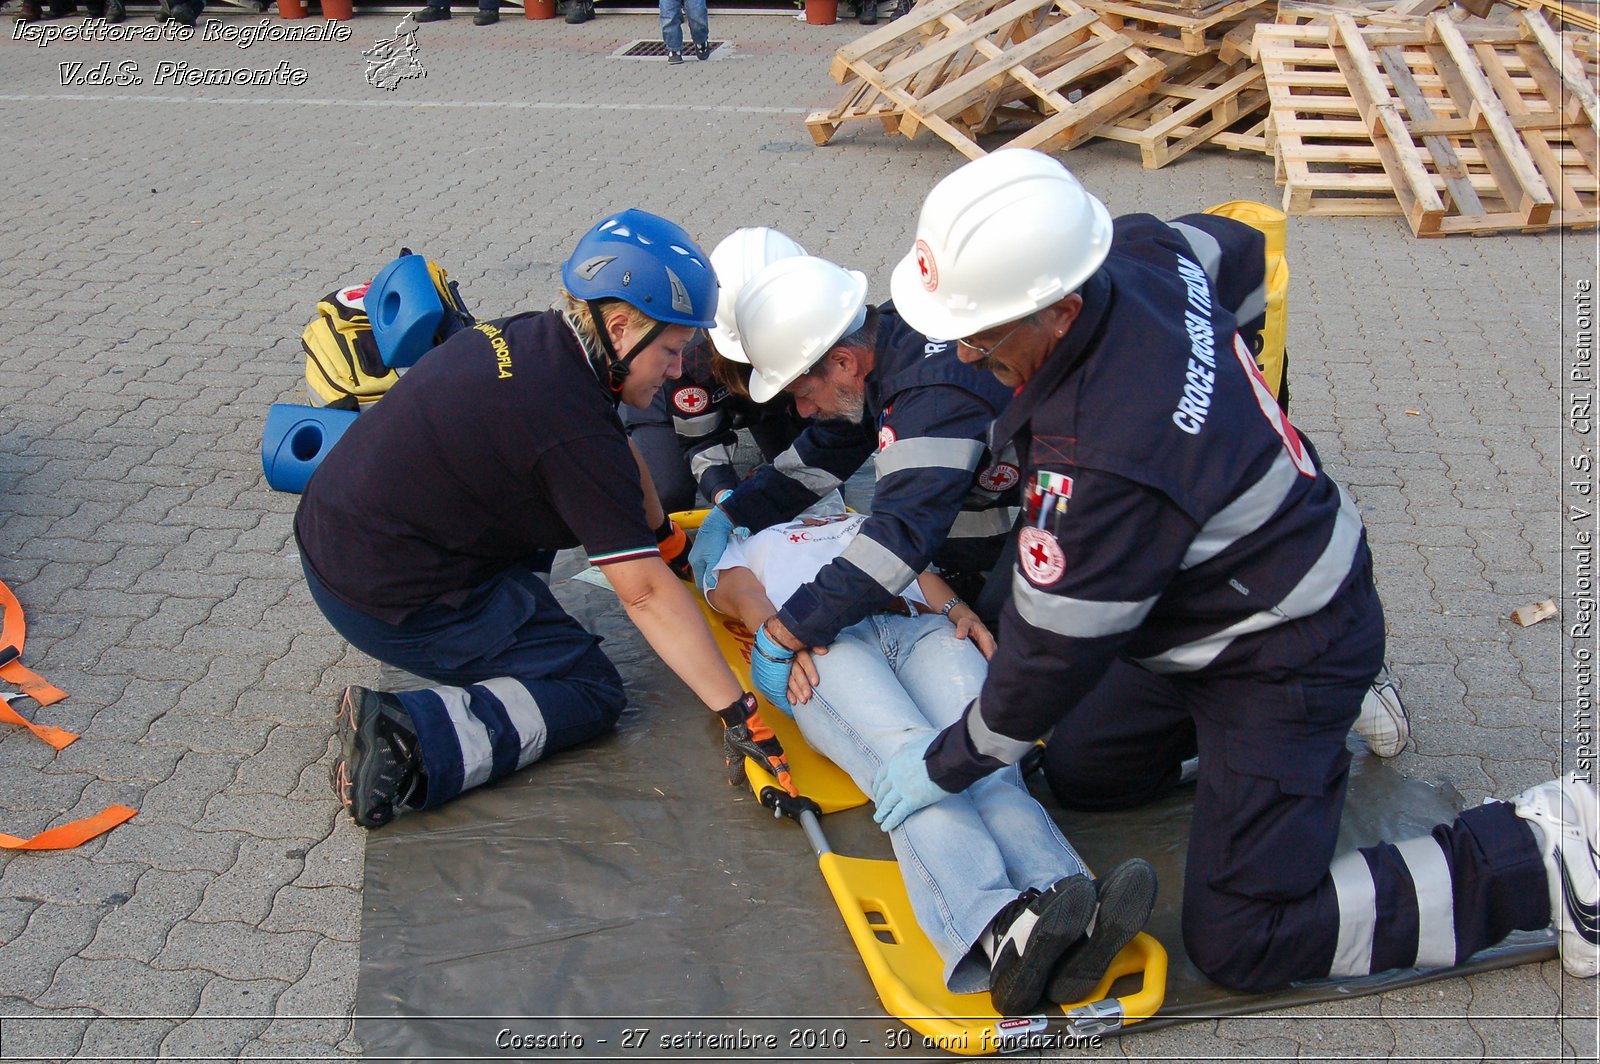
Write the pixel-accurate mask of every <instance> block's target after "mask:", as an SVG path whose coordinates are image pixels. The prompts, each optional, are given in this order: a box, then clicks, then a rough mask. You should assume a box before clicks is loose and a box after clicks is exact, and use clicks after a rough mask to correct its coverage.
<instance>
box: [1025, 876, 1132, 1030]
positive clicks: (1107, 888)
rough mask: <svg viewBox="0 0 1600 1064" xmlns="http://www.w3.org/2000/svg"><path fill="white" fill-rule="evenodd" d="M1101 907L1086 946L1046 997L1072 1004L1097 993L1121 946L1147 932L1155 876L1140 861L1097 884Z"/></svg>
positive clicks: (1077, 949)
mask: <svg viewBox="0 0 1600 1064" xmlns="http://www.w3.org/2000/svg"><path fill="white" fill-rule="evenodd" d="M1094 888H1095V892H1096V893H1097V894H1098V895H1099V904H1098V907H1097V908H1096V910H1095V914H1094V923H1093V924H1092V925H1090V927H1089V932H1088V934H1087V935H1086V936H1085V937H1084V939H1083V941H1081V942H1077V943H1074V944H1073V946H1072V948H1071V949H1069V950H1067V951H1066V953H1065V954H1064V955H1063V956H1062V957H1061V962H1060V963H1059V964H1058V965H1056V970H1055V973H1054V974H1053V975H1051V976H1050V988H1049V989H1048V990H1046V991H1045V996H1046V997H1047V998H1049V1000H1051V1001H1053V1002H1055V1003H1056V1004H1058V1005H1071V1004H1075V1003H1077V1002H1079V1001H1082V1000H1084V999H1085V998H1087V997H1088V996H1089V995H1090V994H1092V993H1094V989H1095V987H1097V986H1099V985H1100V980H1101V979H1103V978H1105V974H1106V969H1107V968H1109V967H1110V966H1111V962H1112V960H1114V959H1115V958H1116V956H1117V954H1118V953H1121V952H1122V947H1123V946H1126V945H1127V944H1128V943H1129V942H1132V941H1133V936H1134V935H1137V934H1138V933H1139V932H1140V931H1143V930H1144V925H1145V924H1146V923H1147V922H1148V921H1149V919H1150V912H1151V910H1152V909H1154V908H1155V906H1156V871H1155V869H1153V868H1151V867H1150V862H1148V861H1143V860H1140V859H1139V858H1137V857H1135V858H1133V859H1131V860H1127V861H1124V862H1122V863H1121V864H1119V865H1117V867H1115V868H1113V869H1112V870H1111V871H1110V872H1109V873H1107V875H1106V876H1105V878H1104V879H1097V880H1095V881H1094Z"/></svg>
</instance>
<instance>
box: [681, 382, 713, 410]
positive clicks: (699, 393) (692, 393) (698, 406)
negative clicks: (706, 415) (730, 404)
mask: <svg viewBox="0 0 1600 1064" xmlns="http://www.w3.org/2000/svg"><path fill="white" fill-rule="evenodd" d="M672 405H673V406H675V407H677V408H678V409H679V410H681V411H683V412H684V413H685V414H698V413H701V412H702V411H704V410H705V408H706V407H708V406H710V405H711V396H709V395H707V394H706V390H705V389H704V388H695V387H689V388H679V389H678V390H677V391H675V392H673V393H672Z"/></svg>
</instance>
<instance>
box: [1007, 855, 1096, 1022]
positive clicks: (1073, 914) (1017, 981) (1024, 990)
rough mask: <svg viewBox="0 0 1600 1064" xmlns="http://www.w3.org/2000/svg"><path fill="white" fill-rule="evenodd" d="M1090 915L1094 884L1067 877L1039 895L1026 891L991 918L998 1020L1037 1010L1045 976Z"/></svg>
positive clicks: (1043, 989) (1042, 993) (1045, 982)
mask: <svg viewBox="0 0 1600 1064" xmlns="http://www.w3.org/2000/svg"><path fill="white" fill-rule="evenodd" d="M1093 914H1094V883H1093V882H1092V881H1091V880H1090V879H1089V877H1088V876H1083V875H1077V876H1068V877H1067V878H1066V879H1063V880H1061V881H1060V882H1058V883H1057V884H1056V885H1055V886H1053V887H1051V888H1050V889H1049V890H1047V891H1045V892H1044V893H1042V894H1041V893H1040V892H1039V891H1037V890H1032V889H1030V890H1025V891H1023V892H1022V893H1021V894H1019V895H1017V899H1016V900H1015V901H1013V902H1011V903H1009V904H1007V905H1006V906H1005V907H1004V908H1002V909H1001V910H1000V911H999V912H998V913H996V914H995V917H994V920H993V921H992V922H991V923H990V925H989V934H992V935H993V936H994V939H995V943H994V960H992V961H991V962H990V964H989V996H990V997H991V998H993V999H994V1007H995V1011H996V1012H999V1013H1000V1014H1001V1015H1002V1016H1025V1015H1027V1014H1028V1013H1030V1012H1033V1011H1034V1010H1035V1009H1037V1008H1038V1007H1039V1005H1040V1004H1041V1002H1042V1001H1043V998H1044V992H1045V986H1046V984H1048V983H1049V982H1050V972H1051V970H1052V969H1053V968H1055V966H1056V962H1057V961H1058V960H1060V959H1061V955H1062V954H1063V953H1065V952H1066V951H1067V949H1068V948H1069V947H1071V946H1072V944H1073V943H1074V942H1076V941H1077V940H1078V939H1080V938H1081V937H1082V936H1083V929H1084V928H1085V927H1087V926H1088V924H1089V917H1090V916H1092V915H1093Z"/></svg>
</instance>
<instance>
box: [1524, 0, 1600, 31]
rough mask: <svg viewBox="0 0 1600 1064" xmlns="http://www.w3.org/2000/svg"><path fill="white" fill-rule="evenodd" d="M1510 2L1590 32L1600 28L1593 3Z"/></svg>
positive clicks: (1535, 0)
mask: <svg viewBox="0 0 1600 1064" xmlns="http://www.w3.org/2000/svg"><path fill="white" fill-rule="evenodd" d="M1509 2H1510V3H1513V4H1516V5H1517V6H1518V7H1524V8H1527V9H1528V10H1529V11H1541V12H1547V13H1548V14H1550V15H1551V16H1552V17H1554V18H1558V19H1560V20H1561V21H1562V22H1565V23H1567V24H1569V25H1572V26H1576V27H1578V28H1579V29H1584V30H1588V31H1589V32H1590V33H1593V32H1595V31H1596V30H1600V18H1597V17H1596V15H1597V12H1596V11H1595V8H1594V7H1593V5H1589V6H1585V5H1583V4H1564V3H1562V2H1561V0H1509Z"/></svg>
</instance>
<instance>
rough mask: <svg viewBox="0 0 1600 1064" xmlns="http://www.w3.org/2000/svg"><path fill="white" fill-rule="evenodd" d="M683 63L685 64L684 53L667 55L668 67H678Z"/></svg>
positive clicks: (669, 53)
mask: <svg viewBox="0 0 1600 1064" xmlns="http://www.w3.org/2000/svg"><path fill="white" fill-rule="evenodd" d="M681 62H683V53H682V52H668V53H667V66H677V65H678V64H679V63H681Z"/></svg>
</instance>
